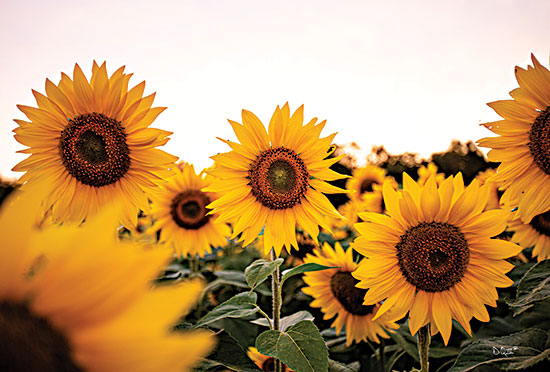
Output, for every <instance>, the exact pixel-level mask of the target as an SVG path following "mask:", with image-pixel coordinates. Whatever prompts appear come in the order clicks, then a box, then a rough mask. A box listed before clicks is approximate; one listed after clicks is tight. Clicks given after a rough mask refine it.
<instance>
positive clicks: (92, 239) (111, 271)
mask: <svg viewBox="0 0 550 372" xmlns="http://www.w3.org/2000/svg"><path fill="white" fill-rule="evenodd" d="M44 196H45V193H44V192H43V190H39V189H38V188H36V187H34V186H29V187H28V188H26V190H25V191H23V192H21V193H18V194H17V195H16V196H15V197H14V198H12V199H11V200H9V201H8V202H7V206H6V205H5V206H4V207H3V208H2V210H1V211H0V234H1V235H2V245H1V247H0V344H1V345H2V351H1V352H0V365H1V366H2V367H3V368H5V370H9V371H27V372H44V371H45V372H48V371H69V370H70V371H83V372H115V371H116V372H118V371H134V372H156V371H174V372H175V371H189V370H191V368H192V366H193V365H194V364H196V363H197V361H198V360H199V358H200V357H202V356H204V355H205V354H206V353H207V352H208V351H209V350H210V348H211V347H212V344H213V341H214V340H213V337H212V336H211V334H210V333H209V332H204V331H199V332H186V333H179V334H176V333H170V328H171V327H172V326H173V324H174V322H175V321H176V320H177V319H178V318H179V317H180V316H181V315H183V314H184V313H185V312H187V311H189V309H190V308H191V306H192V305H193V304H194V302H195V301H196V298H197V296H198V295H199V293H200V291H201V288H202V285H201V283H199V282H197V281H193V282H187V283H185V284H181V285H178V286H165V287H162V288H157V289H154V290H153V289H151V281H152V280H153V279H154V278H155V276H156V275H157V274H158V273H159V272H160V271H161V270H162V268H163V267H164V265H165V264H166V263H167V261H168V260H169V259H170V256H171V252H170V251H165V250H160V249H151V250H147V251H144V250H142V249H139V247H136V246H134V245H127V244H123V243H119V244H117V243H116V234H115V231H116V229H115V228H116V225H117V224H116V220H117V218H116V216H113V215H111V214H109V213H107V214H105V213H103V214H102V215H101V216H99V215H98V217H97V218H93V219H90V220H89V221H87V223H86V224H84V226H83V227H82V228H79V227H74V226H73V227H68V226H61V227H57V226H53V227H50V228H48V229H44V230H42V231H39V230H38V229H37V228H36V225H37V219H34V218H32V216H33V215H35V214H38V213H35V212H38V211H37V209H38V208H39V207H38V206H39V205H40V200H42V197H44ZM75 248H78V251H75Z"/></svg>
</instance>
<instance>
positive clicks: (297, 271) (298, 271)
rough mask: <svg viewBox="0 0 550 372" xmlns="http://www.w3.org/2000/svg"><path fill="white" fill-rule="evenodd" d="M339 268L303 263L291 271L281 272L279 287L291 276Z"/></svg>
mask: <svg viewBox="0 0 550 372" xmlns="http://www.w3.org/2000/svg"><path fill="white" fill-rule="evenodd" d="M338 267H340V266H324V265H319V264H316V263H313V262H310V263H305V264H302V265H300V266H296V267H294V268H292V269H289V270H285V271H283V278H282V279H281V285H283V283H284V281H285V280H287V279H288V278H290V277H291V276H294V275H298V274H302V273H307V272H310V271H319V270H326V269H335V268H338Z"/></svg>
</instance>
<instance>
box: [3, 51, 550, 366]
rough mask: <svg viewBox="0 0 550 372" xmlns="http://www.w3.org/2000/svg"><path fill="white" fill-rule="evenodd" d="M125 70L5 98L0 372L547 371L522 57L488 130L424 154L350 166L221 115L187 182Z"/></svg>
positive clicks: (538, 184)
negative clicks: (12, 151) (15, 112)
mask: <svg viewBox="0 0 550 372" xmlns="http://www.w3.org/2000/svg"><path fill="white" fill-rule="evenodd" d="M131 76H132V74H131V73H127V72H126V71H125V68H124V67H120V68H118V69H117V70H115V71H114V72H111V73H110V74H109V73H108V70H107V66H106V63H103V64H101V65H100V64H98V63H96V62H94V63H93V67H92V71H91V74H89V75H88V76H87V75H86V74H85V73H84V72H83V71H82V69H81V68H80V67H79V65H78V64H76V65H75V66H74V70H73V72H72V74H65V73H61V79H60V80H59V82H57V83H55V82H52V81H51V80H49V79H46V83H45V91H43V93H40V92H38V91H36V90H32V94H33V95H34V98H35V99H36V105H35V106H24V105H19V106H18V108H19V110H20V111H21V112H22V114H23V115H24V116H25V119H16V120H15V122H16V123H17V128H16V129H15V130H14V133H15V134H14V137H15V140H16V141H17V142H19V143H20V144H22V145H23V146H24V149H23V150H20V152H21V153H23V154H27V155H28V157H27V158H26V159H25V160H23V161H21V162H19V163H18V164H16V165H15V166H14V167H13V170H14V171H16V172H21V176H20V177H19V179H17V180H8V179H3V180H1V189H0V201H1V206H0V231H1V236H2V244H1V251H0V371H10V372H19V371H21V372H39V371H40V372H57V371H61V372H126V371H128V372H130V371H131V372H153V371H155V372H165V371H174V372H175V371H179V372H184V371H237V372H254V371H258V372H259V371H266V372H270V371H276V372H281V371H285V372H289V371H296V372H328V371H331V372H366V371H378V372H391V371H407V372H409V371H422V372H427V371H433V372H437V371H452V372H459V371H486V372H490V371H548V370H550V337H549V336H550V334H549V331H550V315H549V314H550V275H549V274H550V71H549V70H548V68H547V67H545V66H544V65H542V64H541V63H539V61H538V60H537V59H536V58H535V57H534V56H532V65H530V66H527V68H526V69H524V68H521V67H516V69H515V76H516V78H517V82H518V85H519V87H518V88H517V89H514V90H513V91H511V92H510V95H511V99H510V100H503V101H496V102H491V103H489V106H490V107H491V108H492V109H494V111H495V112H496V113H497V114H498V115H499V116H500V117H501V118H502V119H501V120H499V121H496V122H490V123H484V124H482V125H483V126H484V127H485V128H486V129H487V135H488V137H486V138H481V139H477V140H476V142H468V143H461V142H458V141H454V142H453V143H451V146H450V147H449V149H448V150H447V151H444V152H441V153H434V154H432V156H431V157H430V158H429V159H422V158H420V157H419V156H418V155H416V154H413V153H404V154H399V155H395V154H390V153H388V151H386V150H385V149H384V147H383V146H380V147H375V148H373V150H372V152H371V153H370V154H369V155H368V156H367V157H366V158H364V159H361V158H358V157H357V155H356V153H357V152H356V147H357V146H356V145H355V144H347V145H339V144H338V139H337V138H336V134H334V133H332V134H331V133H328V134H327V133H325V132H324V131H323V129H324V127H325V124H326V121H325V120H318V119H317V118H310V117H306V116H304V106H299V107H297V108H296V107H294V108H292V109H291V107H290V105H289V104H288V103H285V104H282V105H279V106H276V107H275V108H274V112H273V115H272V116H271V117H270V118H262V119H260V118H258V117H257V116H256V115H255V114H254V113H252V112H251V111H248V110H242V117H241V118H238V119H235V120H229V125H230V126H231V128H232V129H233V132H234V136H233V137H232V138H218V140H220V141H222V142H223V143H224V144H225V145H227V152H223V153H218V154H212V156H211V159H212V161H213V165H212V166H211V167H209V168H206V169H202V170H200V169H195V167H194V166H193V164H190V163H188V162H186V161H185V159H179V158H178V157H177V156H175V155H172V154H169V153H167V152H165V151H163V150H162V146H163V145H165V144H166V143H167V142H168V141H169V139H170V136H171V135H172V132H169V131H166V130H163V129H160V128H154V127H152V125H153V122H154V121H155V119H156V118H157V117H158V116H159V115H160V114H161V113H162V112H163V111H164V110H165V108H164V107H154V105H153V103H154V99H155V94H151V95H147V96H145V95H144V89H145V82H141V83H139V84H137V85H133V84H131V83H130V78H131ZM480 104H481V103H480ZM274 106H275V104H274ZM491 132H492V133H491ZM477 146H480V147H483V148H486V149H488V153H487V157H485V155H484V154H483V153H482V152H481V151H480V150H479V148H478V147H477Z"/></svg>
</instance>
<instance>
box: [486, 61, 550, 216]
mask: <svg viewBox="0 0 550 372" xmlns="http://www.w3.org/2000/svg"><path fill="white" fill-rule="evenodd" d="M531 59H532V61H533V66H534V67H532V66H528V67H527V70H525V69H523V68H521V67H517V66H516V68H515V74H516V79H517V81H518V84H519V88H516V89H514V90H512V91H511V92H510V95H511V96H512V98H513V99H512V100H504V101H496V102H491V103H489V104H488V105H489V106H490V107H491V108H492V109H493V110H495V111H496V113H497V114H499V115H500V116H501V117H502V118H503V120H499V121H496V122H492V123H485V124H483V125H484V126H485V127H486V128H488V129H489V130H490V131H492V132H493V133H495V134H497V135H499V137H490V138H483V139H481V140H479V141H478V143H479V145H480V146H483V147H489V148H492V149H491V150H490V151H489V152H488V153H487V157H488V158H489V160H490V161H495V162H501V164H500V165H499V167H498V169H497V174H496V175H495V176H494V177H492V179H491V180H492V181H495V182H502V183H503V187H504V188H506V191H505V192H504V194H503V196H502V200H503V201H504V203H508V202H510V203H512V204H513V205H515V206H517V207H518V211H517V216H518V217H519V218H521V220H522V221H523V222H524V223H529V222H530V221H531V219H532V218H533V217H535V216H537V215H540V214H542V213H544V212H546V211H548V210H549V209H550V198H549V197H548V195H549V194H550V137H549V136H548V132H549V131H550V71H548V69H547V68H546V67H544V66H543V65H541V64H540V63H539V61H537V59H536V58H535V56H534V55H531Z"/></svg>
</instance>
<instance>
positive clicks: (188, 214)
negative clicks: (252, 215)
mask: <svg viewBox="0 0 550 372" xmlns="http://www.w3.org/2000/svg"><path fill="white" fill-rule="evenodd" d="M211 183H212V176H209V175H206V174H205V173H204V172H201V173H200V174H199V175H197V174H196V173H195V168H194V167H193V165H192V164H183V165H182V166H181V169H180V168H179V167H174V168H173V176H172V177H171V178H169V179H168V180H167V182H166V183H165V184H164V185H162V186H161V187H160V188H159V189H158V190H157V191H155V192H154V193H152V194H151V196H152V199H153V205H152V207H151V213H152V214H153V217H154V218H155V219H156V222H155V224H154V226H153V227H152V230H155V229H158V228H160V229H161V232H160V240H161V241H165V242H166V243H167V244H168V245H170V246H173V247H174V248H175V250H176V252H177V253H178V255H181V256H186V255H188V254H189V255H193V256H194V255H199V256H203V255H204V254H206V253H212V248H211V246H214V247H220V246H224V245H225V244H226V243H227V238H228V237H229V235H230V234H231V231H230V229H229V226H228V225H227V224H225V223H222V222H218V221H215V220H214V219H215V215H212V214H209V213H208V212H210V210H209V209H208V208H206V206H207V205H208V204H210V203H211V202H213V201H214V200H216V199H217V198H218V196H217V195H216V194H214V193H211V192H204V191H201V189H203V188H205V187H208V186H209V185H210V184H211Z"/></svg>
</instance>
